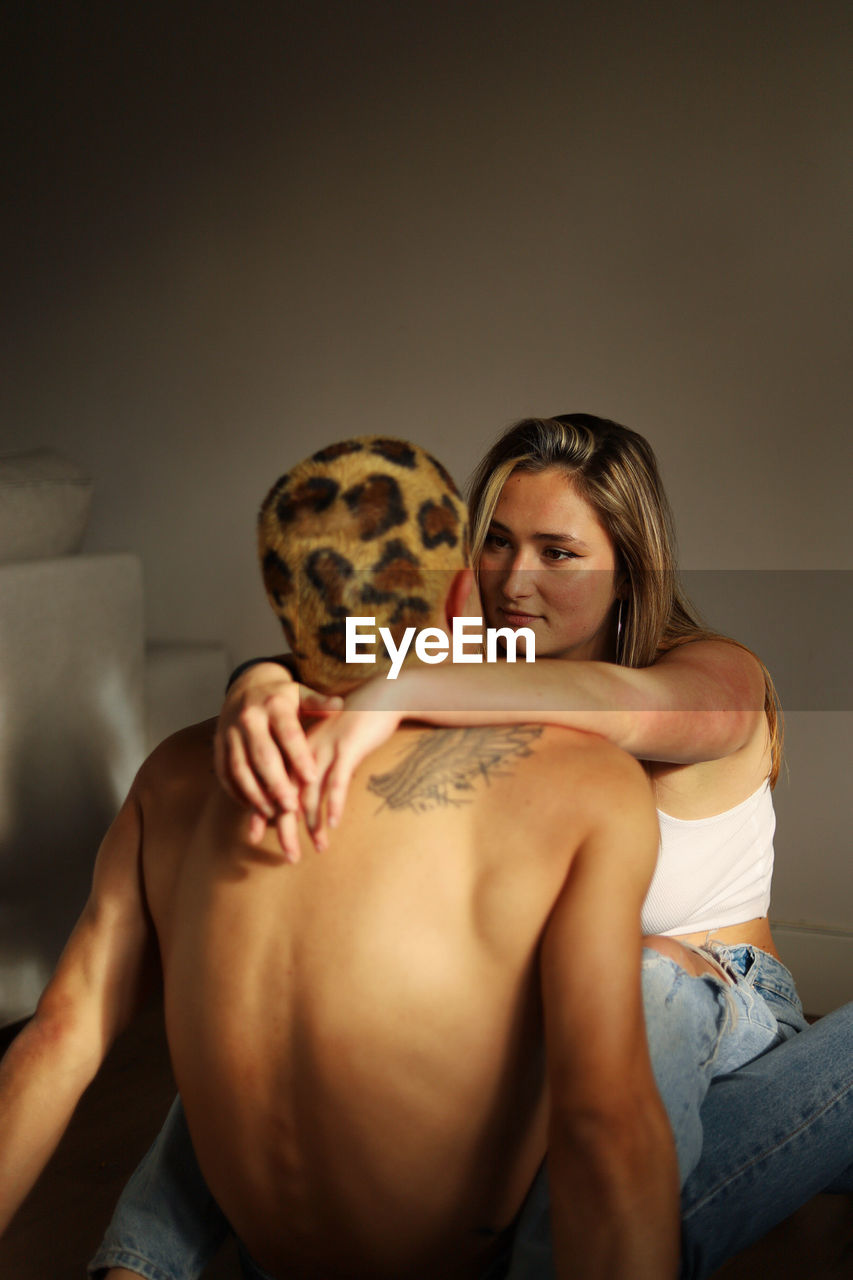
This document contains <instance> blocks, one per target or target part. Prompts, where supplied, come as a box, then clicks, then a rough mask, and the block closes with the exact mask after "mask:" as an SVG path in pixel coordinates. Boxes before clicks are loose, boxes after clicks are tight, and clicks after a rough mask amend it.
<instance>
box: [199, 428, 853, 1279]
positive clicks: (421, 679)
mask: <svg viewBox="0 0 853 1280" xmlns="http://www.w3.org/2000/svg"><path fill="white" fill-rule="evenodd" d="M471 514H472V535H473V537H472V544H473V559H474V563H475V565H476V567H477V571H478V578H479V587H480V594H481V599H482V607H483V613H484V617H485V621H486V623H487V625H489V626H491V627H497V628H510V629H513V630H514V629H517V628H523V629H526V630H527V631H528V632H529V633H532V636H533V642H534V643H535V653H536V659H537V660H536V663H535V664H528V663H527V662H522V661H516V662H515V663H514V664H511V663H508V662H503V663H498V664H494V665H491V664H482V665H478V666H471V665H465V666H462V667H460V666H456V667H450V666H441V667H435V668H430V669H426V668H423V667H418V668H412V669H411V670H406V669H404V670H403V672H402V673H401V675H400V677H399V678H398V680H397V681H388V680H385V679H384V678H382V679H380V680H378V681H373V682H370V684H368V685H366V686H364V687H363V688H362V689H360V690H359V691H357V692H356V693H355V694H353V695H351V697H350V698H349V699H347V703H346V706H345V708H344V709H343V710H342V709H341V705H340V702H339V700H336V701H328V700H324V699H322V698H321V697H317V696H316V695H312V694H310V693H309V692H308V691H306V690H304V689H303V688H302V687H301V686H299V685H297V684H295V683H294V682H293V681H292V680H291V678H290V676H289V675H288V674H286V673H285V672H283V671H282V670H281V668H280V667H279V666H270V665H267V664H264V665H261V666H257V667H255V668H254V669H253V670H252V671H250V672H248V673H247V674H246V675H244V676H243V677H242V679H241V680H240V681H238V682H237V684H236V685H235V687H234V688H233V689H232V691H231V693H230V695H229V698H228V700H227V702H226V706H225V708H224V710H223V715H222V719H221V724H220V735H219V741H218V745H217V767H218V771H219V774H220V778H221V779H222V781H223V783H224V785H226V786H227V788H228V789H229V790H230V791H231V792H232V794H234V795H235V796H236V797H237V798H239V799H241V800H242V801H243V802H244V803H246V804H248V805H249V806H251V807H253V808H255V809H256V810H257V813H258V817H257V819H256V826H257V829H258V831H260V830H262V829H263V827H264V825H265V823H266V822H267V821H274V822H276V823H277V826H278V830H279V837H280V840H281V843H282V847H283V849H284V851H285V854H286V856H288V857H290V858H295V857H296V856H297V844H296V822H297V810H298V806H299V804H300V790H301V804H302V807H303V808H304V810H305V812H306V816H307V818H308V821H309V826H310V827H311V828H312V830H313V832H314V838H315V843H316V844H317V845H318V847H320V848H322V847H323V846H324V844H325V843H326V841H327V828H328V826H329V825H332V826H333V825H334V824H335V822H336V819H337V818H338V816H339V814H340V812H341V810H342V807H343V804H344V802H345V797H346V788H347V783H348V781H349V778H350V776H351V774H352V772H353V770H354V769H355V768H356V767H357V766H358V764H359V763H360V761H361V760H362V759H363V758H364V757H365V756H366V755H367V754H368V752H369V751H370V750H372V749H373V748H374V747H375V746H377V745H378V743H379V742H381V741H384V740H385V738H387V737H388V736H389V735H390V733H392V732H393V731H394V729H395V728H396V726H397V725H398V724H399V722H400V720H401V719H402V718H404V717H405V716H406V715H407V714H408V715H416V716H417V717H418V718H419V719H422V720H428V721H432V722H435V723H440V724H445V725H464V724H481V723H487V722H500V723H506V722H507V721H523V722H530V721H537V720H538V721H543V722H547V723H551V724H564V725H567V726H570V727H573V728H576V729H581V730H587V731H590V732H595V733H598V734H601V735H602V736H604V737H607V738H609V739H610V740H611V741H612V742H614V743H616V744H617V745H619V746H621V747H623V748H624V749H625V750H627V751H629V752H631V753H632V754H633V755H635V756H636V757H638V758H639V759H641V760H642V761H644V763H645V765H646V768H647V770H648V773H649V777H650V779H651V783H652V785H653V787H654V789H655V793H656V796H657V802H658V808H659V811H660V821H661V853H660V858H659V864H658V868H657V872H656V875H655V878H654V880H653V883H652V886H651V888H650V891H649V895H648V898H647V901H646V907H645V912H644V920H643V928H644V932H645V933H647V934H648V935H654V936H653V937H649V939H648V950H647V952H646V953H645V960H644V972H643V982H644V995H645V1006H646V1017H647V1027H648V1035H649V1042H650V1047H651V1052H652V1059H653V1064H654V1066H655V1072H656V1076H657V1080H658V1085H659V1088H660V1091H661V1095H662V1097H663V1099H664V1103H665V1105H666V1106H667V1110H668V1112H669V1114H670V1117H671V1119H672V1121H673V1129H674V1132H675V1135H676V1143H677V1148H678V1156H679V1163H680V1167H681V1173H682V1180H683V1181H684V1180H686V1183H687V1184H686V1187H685V1204H684V1209H685V1247H684V1258H685V1262H684V1267H685V1270H684V1274H689V1275H704V1274H708V1272H709V1270H710V1269H712V1268H713V1266H716V1265H719V1263H720V1262H721V1261H722V1260H723V1258H724V1257H726V1256H728V1253H730V1252H733V1251H735V1250H736V1249H737V1248H740V1247H743V1246H744V1245H745V1244H746V1243H748V1242H749V1241H750V1240H751V1239H755V1238H757V1236H758V1235H760V1234H761V1233H762V1231H764V1230H767V1229H768V1228H769V1226H771V1225H772V1224H773V1222H775V1221H778V1220H779V1219H780V1218H781V1217H784V1216H785V1215H786V1214H787V1213H789V1212H791V1211H792V1210H793V1209H794V1208H795V1207H796V1206H797V1205H798V1204H799V1203H802V1201H803V1200H805V1199H807V1198H808V1197H809V1196H810V1195H811V1194H813V1193H814V1192H815V1191H817V1190H820V1189H821V1188H822V1187H824V1186H827V1185H828V1184H829V1183H830V1182H831V1181H832V1180H833V1179H837V1178H838V1177H839V1175H841V1174H842V1172H843V1171H844V1170H848V1172H847V1174H846V1180H842V1182H840V1183H839V1184H838V1185H839V1187H845V1188H846V1187H847V1186H848V1185H849V1187H850V1188H851V1189H853V1178H851V1175H850V1171H849V1169H848V1166H851V1165H853V1137H851V1133H850V1119H851V1116H853V1065H851V1058H853V1054H851V1049H853V1006H850V1007H848V1008H847V1010H845V1011H839V1013H838V1014H836V1015H834V1020H830V1019H825V1020H824V1023H825V1024H828V1025H826V1026H824V1025H822V1026H821V1028H820V1035H818V1036H815V1031H814V1030H811V1031H808V1030H806V1024H805V1020H804V1018H803V1016H802V1008H801V1006H800V1003H799V1000H798V998H797V996H796V991H795V988H794V984H793V980H792V978H791V976H790V974H789V973H788V971H787V970H786V969H785V968H784V966H783V965H782V964H781V962H780V961H779V959H778V956H777V955H776V951H775V947H774V945H773V940H772V936H771V933H770V928H769V924H768V920H767V911H768V906H769V897H770V878H771V873H772V862H773V848H772V837H773V829H774V817H773V808H772V800H771V789H772V786H773V783H774V782H775V779H776V775H777V773H778V769H779V756H780V748H781V735H780V726H779V721H778V717H777V707H776V697H775V692H774V690H773V686H772V683H771V681H770V678H769V676H768V674H767V672H766V671H765V670H764V668H763V667H762V665H761V663H760V662H759V661H758V659H757V658H756V657H755V656H754V655H753V654H751V653H750V652H749V651H748V650H747V649H745V648H744V647H743V646H741V645H738V644H737V643H735V642H734V641H731V640H729V639H726V638H723V637H720V636H718V635H715V634H714V633H712V632H709V631H708V630H706V629H705V628H703V627H702V626H701V625H700V624H699V622H698V621H697V620H696V618H695V616H694V615H693V613H692V612H691V610H690V608H689V606H688V605H687V603H686V602H685V601H684V600H683V598H682V597H681V596H680V594H679V591H678V587H677V584H676V581H675V577H674V570H675V565H674V556H673V550H672V545H673V540H672V533H671V522H670V517H669V511H668V507H667V503H666V499H665V496H664V494H663V490H662V487H661V484H660V480H659V476H658V471H657V466H656V463H655V459H654V455H653V453H652V450H651V448H650V447H649V445H648V443H647V442H646V441H645V440H644V439H643V438H642V437H641V436H639V435H637V434H636V433H634V432H632V431H629V430H627V429H626V428H624V427H620V426H618V425H616V424H614V423H611V422H607V421H604V420H602V419H598V418H593V417H590V416H588V415H567V416H564V417H559V418H553V419H546V420H542V419H528V420H525V421H524V422H521V423H519V424H518V425H517V426H515V427H513V428H511V429H510V430H509V431H508V432H506V433H505V434H504V436H502V437H501V439H500V440H499V441H498V442H497V444H496V445H495V446H494V447H493V449H492V450H490V452H489V453H488V454H487V455H486V457H485V458H484V460H483V462H482V463H481V465H480V467H479V468H478V471H477V473H476V475H475V478H474V482H473V487H472V494H471ZM526 643H527V642H526V641H524V640H521V641H520V642H519V646H520V651H521V652H524V648H525V644H526ZM300 709H301V710H302V711H303V712H304V711H305V710H313V711H315V712H319V713H320V714H321V715H322V716H324V717H325V718H323V719H321V720H320V722H319V723H318V724H317V725H316V726H315V727H314V728H313V729H312V730H311V731H310V732H309V735H308V738H306V737H305V735H304V734H303V732H302V729H301V727H300V723H299V718H298V713H299V711H300ZM285 758H286V760H287V765H286V764H285ZM288 765H289V767H290V770H291V773H293V774H294V778H293V780H291V778H290V777H289V776H288V773H287V767H288ZM300 784H301V786H300ZM567 802H568V798H567ZM601 925H602V928H605V929H606V927H607V922H606V920H602V922H601ZM812 1037H814V1038H813V1039H812ZM795 1041H796V1042H799V1043H796V1044H795ZM785 1042H787V1043H785ZM810 1044H811V1045H813V1050H812V1052H811V1053H808V1052H805V1053H804V1052H803V1048H805V1049H806V1050H807V1049H808V1048H809V1045H810ZM794 1048H796V1049H797V1050H798V1051H797V1052H796V1053H795V1052H792V1051H793V1049H794ZM767 1050H772V1052H770V1053H768V1052H767ZM808 1061H810V1063H811V1066H810V1067H809V1066H804V1062H808ZM746 1063H751V1064H752V1065H751V1066H750V1067H749V1068H746V1069H744V1070H743V1071H738V1070H737V1069H738V1068H741V1067H744V1064H746ZM756 1064H757V1065H756ZM732 1072H734V1074H733V1075H732V1074H731V1073H732ZM748 1073H751V1074H748ZM715 1076H722V1077H724V1078H723V1079H721V1080H720V1085H719V1088H718V1092H717V1093H715V1091H714V1088H711V1096H708V1092H709V1087H710V1086H711V1081H712V1080H713V1079H714V1077H715ZM731 1081H736V1082H737V1085H738V1086H740V1087H739V1088H736V1089H733V1088H732V1086H731V1083H728V1082H731ZM726 1083H728V1088H727V1105H728V1108H729V1114H730V1116H731V1121H730V1122H727V1118H726V1115H727V1113H726V1108H725V1107H723V1108H720V1107H718V1106H716V1105H714V1106H711V1105H710V1104H711V1102H712V1101H713V1102H714V1103H715V1104H716V1100H717V1097H718V1094H719V1092H720V1090H721V1089H722V1087H723V1085H724V1084H726ZM706 1097H707V1102H706ZM747 1099H749V1103H748V1105H747V1106H746V1107H744V1103H745V1102H746V1100H747ZM765 1106H767V1107H772V1108H773V1118H772V1119H771V1118H769V1117H768V1116H767V1115H766V1113H765V1112H764V1107H765ZM703 1125H704V1158H703V1159H701V1160H700V1155H701V1153H702V1151H703ZM780 1125H781V1126H782V1127H781V1128H780V1127H779V1126H780ZM756 1168H760V1169H761V1170H762V1174H761V1177H760V1179H758V1180H756V1175H755V1172H754V1171H755V1169H756ZM750 1170H751V1171H752V1173H751V1174H750V1172H749V1171H750ZM689 1175H691V1176H689ZM750 1178H751V1180H752V1189H751V1190H749V1191H744V1186H745V1185H747V1184H748V1183H749V1180H750ZM744 1179H747V1184H745V1183H744ZM738 1194H742V1195H743V1197H744V1198H743V1201H742V1204H741V1211H740V1212H738V1210H737V1208H736V1207H734V1208H733V1202H732V1197H733V1196H735V1195H738ZM723 1207H724V1210H725V1211H724V1212H723V1211H722V1210H723ZM723 1223H725V1229H724V1230H723V1229H722V1225H723ZM547 1233H548V1228H547V1183H546V1180H545V1175H544V1174H543V1175H542V1177H541V1178H540V1181H539V1182H538V1183H537V1186H536V1188H535V1189H534V1192H533V1193H532V1195H531V1198H530V1201H529V1203H528V1206H527V1208H526V1210H525V1214H524V1216H523V1220H522V1223H521V1225H520V1229H519V1233H518V1241H517V1249H516V1255H515V1258H514V1262H513V1268H512V1270H511V1272H510V1276H511V1278H512V1280H521V1277H522V1276H524V1275H526V1274H532V1271H531V1268H532V1269H533V1270H535V1271H536V1273H537V1274H541V1272H540V1271H539V1268H540V1267H541V1266H542V1265H543V1259H544V1258H546V1257H547V1253H548V1234H547ZM691 1233H692V1234H691ZM545 1274H547V1269H546V1271H545Z"/></svg>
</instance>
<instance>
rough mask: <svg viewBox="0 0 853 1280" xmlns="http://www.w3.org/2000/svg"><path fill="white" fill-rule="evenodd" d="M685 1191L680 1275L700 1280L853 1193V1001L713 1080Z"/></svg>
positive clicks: (683, 1197) (704, 1108)
mask: <svg viewBox="0 0 853 1280" xmlns="http://www.w3.org/2000/svg"><path fill="white" fill-rule="evenodd" d="M702 1123H703V1128H704V1147H703V1150H702V1157H701V1159H700V1161H699V1164H698V1165H697V1166H696V1169H695V1170H694V1171H693V1173H692V1174H691V1176H690V1177H689V1178H688V1180H687V1183H686V1184H685V1186H684V1189H683V1192H682V1212H683V1228H682V1275H683V1276H684V1277H685V1278H689V1280H700V1278H701V1277H705V1276H708V1275H710V1274H711V1272H713V1271H714V1270H715V1269H716V1268H717V1267H719V1266H721V1265H722V1263H723V1262H724V1261H725V1260H726V1258H729V1257H731V1256H732V1254H734V1253H738V1252H739V1251H740V1250H741V1249H745V1248H746V1247H747V1246H748V1245H750V1244H752V1243H753V1242H754V1241H756V1240H758V1239H760V1237H761V1236H763V1235H764V1234H765V1233H766V1232H767V1231H769V1230H770V1228H771V1227H773V1226H775V1225H776V1223H777V1222H781V1221H782V1220H783V1219H784V1218H787V1217H788V1216H789V1215H790V1214H792V1213H793V1212H794V1210H795V1209H798V1208H799V1207H800V1205H802V1204H804V1203H805V1202H806V1201H807V1200H810V1199H811V1197H812V1196H813V1195H816V1194H817V1193H818V1192H819V1191H826V1190H833V1191H853V1004H848V1005H844V1007H843V1008H841V1009H836V1010H835V1012H834V1013H831V1014H828V1015H827V1016H826V1017H825V1018H821V1019H820V1021H819V1022H817V1023H815V1024H814V1026H812V1027H809V1028H808V1029H807V1030H806V1031H803V1032H802V1033H801V1034H799V1035H795V1036H793V1037H792V1038H791V1039H789V1040H787V1041H786V1042H785V1043H784V1044H782V1045H780V1046H779V1047H778V1048H776V1049H773V1050H771V1051H770V1052H769V1053H766V1054H764V1055H763V1056H762V1057H760V1058H757V1059H756V1060H755V1061H754V1062H751V1063H749V1064H748V1065H747V1066H745V1067H741V1069H740V1070H739V1071H735V1072H732V1073H731V1074H730V1075H726V1076H721V1077H720V1078H719V1079H717V1080H715V1081H714V1083H713V1084H712V1086H711V1088H710V1090H709V1092H708V1097H707V1099H706V1101H705V1104H704V1106H703V1108H702Z"/></svg>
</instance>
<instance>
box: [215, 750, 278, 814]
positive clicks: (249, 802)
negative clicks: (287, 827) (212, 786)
mask: <svg viewBox="0 0 853 1280" xmlns="http://www.w3.org/2000/svg"><path fill="white" fill-rule="evenodd" d="M219 737H220V740H221V741H222V772H221V773H219V780H220V782H221V783H222V785H223V786H224V787H225V790H226V791H227V792H228V794H229V795H231V796H232V797H233V798H234V799H235V800H236V801H237V803H238V804H242V805H245V806H246V807H247V808H249V809H256V810H257V811H258V813H261V814H263V816H264V817H265V818H266V819H267V820H268V821H269V820H270V819H272V818H274V817H275V806H274V805H273V804H272V802H271V801H270V798H269V796H268V795H267V794H266V792H265V791H264V790H263V788H262V787H261V786H260V784H259V782H258V779H257V777H256V776H255V773H254V771H253V769H252V767H251V765H250V763H249V760H248V757H247V756H246V750H245V747H244V745H243V739H242V737H241V735H240V733H239V730H237V729H233V728H232V729H226V730H225V732H224V734H222V733H220V735H219Z"/></svg>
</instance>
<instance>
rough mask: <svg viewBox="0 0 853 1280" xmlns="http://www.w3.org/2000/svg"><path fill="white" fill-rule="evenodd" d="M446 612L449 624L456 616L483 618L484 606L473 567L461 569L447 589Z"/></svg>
mask: <svg viewBox="0 0 853 1280" xmlns="http://www.w3.org/2000/svg"><path fill="white" fill-rule="evenodd" d="M444 613H445V617H446V618H447V622H448V625H451V624H452V623H453V619H454V618H481V617H482V616H483V607H482V605H481V604H480V593H479V591H478V590H477V581H476V579H475V577H474V570H473V569H460V570H459V572H458V573H456V574H454V576H453V581H452V582H451V584H450V586H449V587H448V589H447V597H446V599H445V604H444Z"/></svg>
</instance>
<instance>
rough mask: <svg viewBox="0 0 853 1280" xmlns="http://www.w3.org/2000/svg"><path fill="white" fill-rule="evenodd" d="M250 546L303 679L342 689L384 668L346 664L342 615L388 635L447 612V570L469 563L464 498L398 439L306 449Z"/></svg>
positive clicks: (279, 484) (432, 462)
mask: <svg viewBox="0 0 853 1280" xmlns="http://www.w3.org/2000/svg"><path fill="white" fill-rule="evenodd" d="M258 544H259V554H260V559H261V568H262V570H263V576H264V585H265V587H266V591H267V596H268V598H269V601H270V604H271V605H272V607H273V609H274V611H275V613H276V614H277V615H278V617H279V619H280V621H281V625H282V628H283V630H284V634H285V636H286V638H287V641H288V644H289V645H290V647H291V649H292V650H293V653H294V655H295V657H296V660H297V662H298V664H299V674H300V678H301V679H302V680H303V681H304V682H305V683H306V684H309V685H311V687H312V688H315V689H319V690H321V691H324V692H343V691H345V690H346V689H347V688H349V687H351V686H352V685H354V684H357V683H359V682H361V681H362V680H365V679H367V678H368V677H369V676H373V675H377V674H379V673H381V672H382V671H384V670H385V669H386V668H387V666H388V663H387V662H386V661H385V660H384V651H383V647H382V645H378V646H377V651H376V656H377V661H376V664H375V665H363V664H361V663H359V664H354V663H349V664H348V663H347V662H346V661H345V650H344V637H345V632H344V625H345V620H346V618H347V617H351V616H356V617H370V618H375V619H376V624H375V625H376V628H377V629H378V628H379V627H387V628H388V629H389V630H390V632H391V634H392V636H393V637H394V642H395V644H397V643H399V640H400V638H401V636H402V634H403V632H404V631H405V629H406V627H412V626H413V627H416V628H418V629H420V628H422V627H426V626H429V625H435V624H436V623H438V624H441V623H442V622H443V621H444V616H443V615H444V604H445V599H446V597H447V594H448V590H449V589H450V586H451V582H452V579H453V577H454V575H455V574H456V573H457V572H458V571H459V570H460V569H463V568H464V567H466V566H467V564H468V523H467V511H466V508H465V503H464V502H463V500H462V498H461V497H460V495H459V491H458V489H457V488H456V485H455V484H454V483H453V480H452V479H451V477H450V475H449V474H448V472H447V471H446V470H445V468H444V467H443V466H442V465H441V463H440V462H437V461H436V459H435V458H432V457H431V456H430V455H429V454H428V453H426V452H425V451H424V450H423V449H420V448H418V446H417V445H414V444H409V443H407V442H406V441H404V440H390V439H387V438H385V437H384V436H361V437H358V438H356V439H352V440H344V441H341V442H340V443H339V444H333V445H330V446H329V447H328V448H325V449H321V450H320V451H319V452H318V453H315V454H312V456H311V457H310V458H307V459H306V460H305V461H304V462H301V463H299V464H298V466H296V467H294V468H293V469H292V470H291V471H288V472H287V474H286V475H283V476H282V477H281V479H279V480H278V481H276V483H275V484H274V485H273V487H272V489H271V490H270V492H269V493H268V494H267V497H266V498H265V500H264V503H263V505H262V507H261V511H260V516H259V519H258Z"/></svg>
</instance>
